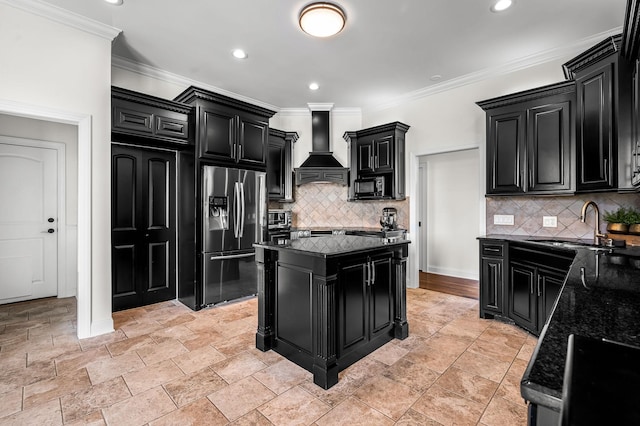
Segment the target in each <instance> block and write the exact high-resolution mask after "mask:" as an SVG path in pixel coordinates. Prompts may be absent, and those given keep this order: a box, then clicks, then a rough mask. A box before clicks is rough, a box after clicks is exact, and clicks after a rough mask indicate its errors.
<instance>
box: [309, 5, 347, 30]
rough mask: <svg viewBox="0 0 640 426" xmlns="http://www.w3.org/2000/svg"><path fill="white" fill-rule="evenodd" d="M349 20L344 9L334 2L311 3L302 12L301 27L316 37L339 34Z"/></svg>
mask: <svg viewBox="0 0 640 426" xmlns="http://www.w3.org/2000/svg"><path fill="white" fill-rule="evenodd" d="M346 20H347V17H346V15H345V14H344V11H343V10H342V9H341V8H340V7H339V6H337V5H335V4H333V3H311V4H310V5H308V6H306V7H305V8H304V9H302V11H301V12H300V19H299V23H300V28H302V31H304V32H305V33H307V34H309V35H312V36H314V37H329V36H332V35H335V34H338V33H339V32H340V31H342V29H343V28H344V24H345V22H346Z"/></svg>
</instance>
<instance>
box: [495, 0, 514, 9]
mask: <svg viewBox="0 0 640 426" xmlns="http://www.w3.org/2000/svg"><path fill="white" fill-rule="evenodd" d="M512 4H513V0H498V1H497V2H495V3H494V4H493V6H491V11H492V12H502V11H503V10H507V9H509V8H510V7H511V5H512Z"/></svg>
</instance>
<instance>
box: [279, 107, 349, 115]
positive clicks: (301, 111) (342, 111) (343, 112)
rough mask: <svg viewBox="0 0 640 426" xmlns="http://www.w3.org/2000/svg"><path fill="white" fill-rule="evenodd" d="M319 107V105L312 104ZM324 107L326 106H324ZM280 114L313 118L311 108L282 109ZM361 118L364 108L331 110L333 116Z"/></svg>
mask: <svg viewBox="0 0 640 426" xmlns="http://www.w3.org/2000/svg"><path fill="white" fill-rule="evenodd" d="M312 105H318V104H312ZM323 105H324V104H323ZM314 111H322V110H314ZM278 114H280V115H283V116H289V117H311V110H310V109H309V108H280V109H279V110H278ZM350 115H351V116H353V115H355V116H361V115H362V108H357V107H343V108H340V107H338V108H333V109H331V116H332V117H336V116H350Z"/></svg>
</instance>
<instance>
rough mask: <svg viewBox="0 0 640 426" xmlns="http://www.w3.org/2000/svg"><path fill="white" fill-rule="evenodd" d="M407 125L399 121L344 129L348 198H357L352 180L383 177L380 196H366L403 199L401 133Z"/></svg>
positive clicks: (403, 140) (402, 138) (403, 178)
mask: <svg viewBox="0 0 640 426" xmlns="http://www.w3.org/2000/svg"><path fill="white" fill-rule="evenodd" d="M407 130H409V126H408V125H406V124H404V123H401V122H399V121H396V122H393V123H389V124H383V125H380V126H375V127H371V128H368V129H363V130H358V131H352V132H346V133H345V134H344V139H345V140H346V141H347V143H348V144H349V158H350V160H349V166H350V168H351V171H350V173H349V200H350V201H353V200H357V199H361V198H360V197H359V196H358V193H357V191H356V181H358V180H363V179H369V178H375V177H383V178H384V179H383V180H382V181H383V182H384V190H383V195H376V196H373V197H371V196H368V197H367V199H369V200H370V199H394V200H404V199H405V197H406V194H405V158H404V156H405V135H406V133H407Z"/></svg>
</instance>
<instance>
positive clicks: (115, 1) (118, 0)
mask: <svg viewBox="0 0 640 426" xmlns="http://www.w3.org/2000/svg"><path fill="white" fill-rule="evenodd" d="M104 1H106V2H107V3H109V4H114V5H116V6H120V5H121V4H122V0H104Z"/></svg>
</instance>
